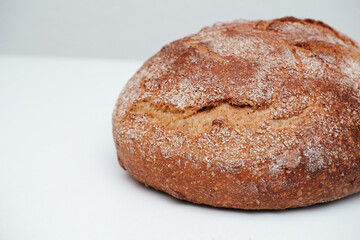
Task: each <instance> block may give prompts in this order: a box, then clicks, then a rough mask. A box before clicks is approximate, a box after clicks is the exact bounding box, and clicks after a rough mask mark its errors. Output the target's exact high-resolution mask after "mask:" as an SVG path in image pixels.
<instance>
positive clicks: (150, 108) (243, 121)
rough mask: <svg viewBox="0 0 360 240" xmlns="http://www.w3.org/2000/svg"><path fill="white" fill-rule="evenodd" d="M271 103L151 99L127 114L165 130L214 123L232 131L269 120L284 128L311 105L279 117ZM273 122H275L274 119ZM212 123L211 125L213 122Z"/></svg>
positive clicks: (190, 130) (204, 128) (193, 129)
mask: <svg viewBox="0 0 360 240" xmlns="http://www.w3.org/2000/svg"><path fill="white" fill-rule="evenodd" d="M273 111H274V109H273V108H272V107H271V106H265V107H260V108H259V107H258V108H255V107H251V106H248V105H241V106H236V105H233V104H231V103H229V102H226V101H221V102H219V103H215V104H212V105H209V106H206V107H203V108H201V109H199V110H194V109H188V110H178V109H175V108H171V107H169V106H161V105H160V106H159V105H156V104H154V103H152V102H148V101H141V102H137V103H135V104H134V105H133V107H132V108H131V109H130V111H129V114H135V115H143V116H148V117H149V118H150V121H151V122H152V124H155V125H157V126H163V127H164V128H165V129H167V130H174V131H181V132H183V133H186V134H195V135H198V134H201V133H204V132H208V131H210V130H211V128H212V127H213V126H214V125H219V124H216V123H219V122H221V124H220V125H221V126H230V127H232V128H233V129H235V130H240V129H241V128H242V127H244V126H246V127H249V128H250V127H255V128H256V127H259V126H260V125H261V124H263V123H264V122H267V121H270V124H274V125H276V126H277V128H278V129H281V128H288V127H290V124H292V125H294V124H296V123H297V122H299V121H301V120H302V119H303V118H305V117H307V114H308V112H310V111H311V107H305V108H304V109H302V110H301V111H299V112H296V114H293V115H291V116H286V117H283V118H275V117H274V116H273V114H272V112H273ZM275 121H277V123H276V122H275ZM214 123H215V124H214Z"/></svg>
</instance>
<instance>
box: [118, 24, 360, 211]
mask: <svg viewBox="0 0 360 240" xmlns="http://www.w3.org/2000/svg"><path fill="white" fill-rule="evenodd" d="M359 84H360V48H359V46H358V45H357V44H356V43H355V42H354V41H353V40H351V39H350V38H348V37H347V36H345V35H343V34H341V33H339V32H338V31H336V30H334V29H333V28H331V27H330V26H328V25H326V24H325V23H323V22H320V21H316V20H312V19H297V18H293V17H286V18H281V19H275V20H270V21H246V20H238V21H234V22H230V23H219V24H215V25H214V26H212V27H206V28H204V29H202V30H201V31H200V32H198V33H196V34H193V35H190V36H188V37H185V38H183V39H180V40H177V41H174V42H172V43H170V44H168V45H166V46H164V47H163V48H162V49H161V51H159V52H158V53H157V54H155V55H154V56H153V57H151V58H150V59H149V60H148V61H146V62H145V64H144V65H143V66H142V67H141V68H140V70H139V71H138V72H137V73H136V74H135V75H134V76H133V77H132V78H131V79H130V80H129V82H128V83H127V84H126V86H125V88H124V89H123V90H122V92H121V94H120V96H119V98H118V101H117V104H116V107H115V110H114V112H113V133H114V138H115V143H116V149H117V156H118V160H119V163H120V165H121V166H122V167H123V168H124V169H125V170H127V171H128V172H129V174H130V175H131V176H133V177H134V178H135V179H137V180H138V181H140V182H142V183H144V184H145V185H147V186H151V187H153V188H155V189H158V190H160V191H164V192H166V193H168V194H170V195H172V196H174V197H176V198H179V199H183V200H187V201H190V202H194V203H198V204H207V205H211V206H215V207H226V208H241V209H285V208H295V207H302V206H308V205H311V204H315V203H321V202H327V201H332V200H335V199H339V198H342V197H345V196H348V195H350V194H354V193H356V192H359V191H360V86H359Z"/></svg>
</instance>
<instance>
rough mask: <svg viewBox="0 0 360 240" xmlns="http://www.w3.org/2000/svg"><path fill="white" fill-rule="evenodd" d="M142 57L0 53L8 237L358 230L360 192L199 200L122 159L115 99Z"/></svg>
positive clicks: (290, 234)
mask: <svg viewBox="0 0 360 240" xmlns="http://www.w3.org/2000/svg"><path fill="white" fill-rule="evenodd" d="M140 65H141V63H140V62H130V61H115V60H86V59H66V58H39V57H37V58H36V57H21V56H17V57H15V56H0V239H1V240H13V239H16V240H17V239H25V240H32V239H34V240H35V239H36V240H56V239H76V240H81V239H86V240H90V239H117V240H118V239H196V240H201V239H209V240H210V239H219V240H220V239H246V240H249V239H252V240H258V239H277V240H278V239H287V240H288V239H317V240H318V239H360V231H359V227H360V201H359V200H360V195H359V194H356V195H353V196H351V197H348V198H345V199H342V200H340V201H335V202H332V203H328V204H320V205H316V206H313V207H308V208H301V209H293V210H285V211H242V210H229V209H217V208H212V207H206V206H199V205H195V204H191V203H186V202H183V201H179V200H176V199H174V198H172V197H170V196H168V195H166V194H163V193H161V192H158V191H155V190H152V189H150V188H145V187H144V186H143V185H142V184H140V183H138V182H136V181H135V180H133V179H132V178H131V177H130V176H129V175H128V174H127V173H126V172H125V171H124V170H122V169H121V168H120V166H119V165H118V163H117V159H116V154H115V147H114V144H113V139H112V132H111V113H112V110H113V106H114V104H115V101H116V98H117V96H118V94H119V92H120V90H121V88H122V86H123V85H124V84H125V83H126V81H127V80H128V79H129V78H130V77H131V75H132V74H134V73H135V71H136V70H137V68H139V66H140Z"/></svg>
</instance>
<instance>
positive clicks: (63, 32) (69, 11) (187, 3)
mask: <svg viewBox="0 0 360 240" xmlns="http://www.w3.org/2000/svg"><path fill="white" fill-rule="evenodd" d="M289 15H292V16H296V17H300V18H305V17H310V18H315V19H319V20H322V21H324V22H326V23H328V24H330V25H331V26H333V27H335V28H336V29H338V30H340V31H342V32H343V33H345V34H347V35H349V36H350V37H352V38H353V39H355V40H356V41H358V42H360V27H359V22H360V1H359V0H297V1H294V0H231V1H230V0H198V1H197V0H153V1H151V0H0V54H1V53H10V54H35V55H51V56H72V57H101V58H122V59H140V60H145V59H147V58H149V57H150V56H151V55H153V54H154V53H155V52H157V51H158V50H159V49H160V48H161V47H162V46H163V45H164V44H166V43H168V42H170V41H172V40H175V39H178V38H181V37H183V36H185V35H187V34H190V33H194V32H197V31H198V30H200V29H201V28H202V27H204V26H207V25H211V24H213V23H214V22H217V21H230V20H234V19H238V18H246V19H271V18H277V17H283V16H289Z"/></svg>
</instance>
